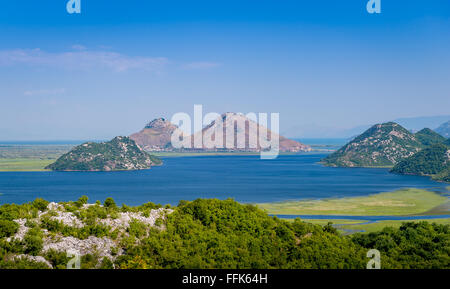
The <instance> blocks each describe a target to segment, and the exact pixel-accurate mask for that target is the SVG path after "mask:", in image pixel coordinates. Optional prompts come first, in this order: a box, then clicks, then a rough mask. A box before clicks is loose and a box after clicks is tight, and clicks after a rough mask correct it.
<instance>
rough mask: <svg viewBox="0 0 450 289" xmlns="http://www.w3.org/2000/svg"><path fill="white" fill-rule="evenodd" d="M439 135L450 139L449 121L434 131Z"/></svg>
mask: <svg viewBox="0 0 450 289" xmlns="http://www.w3.org/2000/svg"><path fill="white" fill-rule="evenodd" d="M435 131H436V132H437V133H439V134H440V135H442V136H444V137H446V138H449V137H450V120H449V121H447V122H446V123H443V124H441V125H440V126H439V127H438V128H437V129H436V130H435Z"/></svg>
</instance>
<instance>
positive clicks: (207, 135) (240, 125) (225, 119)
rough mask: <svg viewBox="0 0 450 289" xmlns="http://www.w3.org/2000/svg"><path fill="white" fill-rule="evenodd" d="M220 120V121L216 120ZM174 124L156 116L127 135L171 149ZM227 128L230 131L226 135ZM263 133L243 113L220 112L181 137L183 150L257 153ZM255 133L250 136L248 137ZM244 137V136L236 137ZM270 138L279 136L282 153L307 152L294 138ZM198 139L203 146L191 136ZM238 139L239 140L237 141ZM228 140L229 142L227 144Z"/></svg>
mask: <svg viewBox="0 0 450 289" xmlns="http://www.w3.org/2000/svg"><path fill="white" fill-rule="evenodd" d="M219 120H220V121H219ZM220 124H222V125H223V127H222V131H223V139H222V140H221V141H219V140H218V141H217V143H220V144H221V145H220V146H216V145H215V143H216V138H215V132H216V131H220V130H218V129H220V127H218V126H219V125H220ZM175 129H177V127H176V126H175V125H174V124H172V123H170V122H169V121H167V120H165V119H163V118H159V119H155V120H153V121H151V122H150V123H149V124H148V125H147V126H146V127H145V128H144V129H143V130H141V131H140V132H138V133H134V134H132V135H131V136H130V138H131V139H133V140H134V141H136V143H137V144H138V145H139V146H141V147H143V148H144V149H146V150H148V151H172V150H175V149H174V148H173V146H172V144H171V135H172V133H173V132H174V131H175ZM227 131H230V132H232V133H233V135H228V138H227ZM264 131H265V132H267V134H268V138H269V139H270V135H271V134H272V132H271V131H270V130H269V129H267V128H265V127H263V126H261V125H259V124H258V123H256V122H254V121H252V120H250V119H249V118H247V117H246V116H244V115H243V114H238V113H232V112H228V113H224V114H222V115H221V116H220V117H219V118H218V119H216V120H214V121H212V122H211V123H210V124H209V125H208V126H206V127H204V128H203V129H202V131H199V132H196V133H195V134H194V135H191V136H187V137H186V138H185V140H186V141H185V142H184V143H185V147H184V148H183V149H181V150H184V151H186V150H187V151H241V152H258V151H261V150H262V146H261V144H260V143H259V138H258V136H259V133H260V132H264ZM251 135H253V136H256V137H255V138H254V139H253V138H251V137H250V136H251ZM238 136H244V137H238ZM273 137H276V138H279V150H280V151H282V152H300V151H310V150H311V148H310V147H309V146H308V145H304V144H302V143H300V142H298V141H295V140H291V139H287V138H285V137H283V136H280V135H278V134H275V133H273ZM196 138H201V139H202V140H204V142H203V146H202V147H200V148H195V146H194V139H196ZM232 139H233V140H232ZM238 140H240V141H238ZM230 142H231V143H230Z"/></svg>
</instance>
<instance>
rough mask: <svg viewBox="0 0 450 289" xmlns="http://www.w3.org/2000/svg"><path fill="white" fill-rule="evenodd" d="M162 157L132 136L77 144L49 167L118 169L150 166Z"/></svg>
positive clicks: (88, 169) (84, 169)
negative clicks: (152, 152) (135, 140)
mask: <svg viewBox="0 0 450 289" xmlns="http://www.w3.org/2000/svg"><path fill="white" fill-rule="evenodd" d="M159 164H161V160H160V159H159V158H157V157H155V156H151V155H149V154H148V153H146V152H145V151H143V150H142V149H141V148H140V147H139V146H137V145H136V143H135V142H134V141H133V140H132V139H130V138H128V137H116V138H114V139H113V140H111V141H109V142H103V143H94V142H88V143H84V144H82V145H79V146H76V147H75V148H73V149H72V150H71V151H70V152H68V153H66V154H64V155H62V156H61V157H60V158H59V159H57V160H56V162H54V163H53V164H51V165H49V166H47V167H46V169H51V170H55V171H117V170H140V169H149V168H150V167H151V166H152V165H159Z"/></svg>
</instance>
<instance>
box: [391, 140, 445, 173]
mask: <svg viewBox="0 0 450 289" xmlns="http://www.w3.org/2000/svg"><path fill="white" fill-rule="evenodd" d="M449 170H450V147H449V146H447V145H445V144H435V145H432V146H430V147H427V148H425V149H423V150H421V151H420V152H418V153H416V154H414V155H413V156H411V157H409V158H406V159H405V160H403V161H401V162H399V163H398V164H396V165H395V166H394V168H393V169H392V170H391V171H392V172H394V173H399V174H411V175H427V176H433V178H434V179H436V180H442V181H449Z"/></svg>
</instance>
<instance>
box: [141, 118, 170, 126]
mask: <svg viewBox="0 0 450 289" xmlns="http://www.w3.org/2000/svg"><path fill="white" fill-rule="evenodd" d="M167 127H175V125H174V124H172V123H171V122H170V121H168V120H166V119H165V118H163V117H160V118H155V119H154V120H152V121H151V122H149V123H148V124H147V125H146V126H145V128H154V129H161V128H167Z"/></svg>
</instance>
